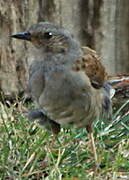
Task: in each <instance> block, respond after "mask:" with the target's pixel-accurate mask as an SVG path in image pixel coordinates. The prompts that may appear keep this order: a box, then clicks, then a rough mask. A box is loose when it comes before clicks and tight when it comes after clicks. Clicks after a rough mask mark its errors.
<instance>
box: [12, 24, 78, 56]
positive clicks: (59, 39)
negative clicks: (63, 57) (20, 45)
mask: <svg viewBox="0 0 129 180" xmlns="http://www.w3.org/2000/svg"><path fill="white" fill-rule="evenodd" d="M11 37H12V38H17V39H22V40H27V41H30V42H31V43H32V44H33V45H34V46H35V47H37V48H42V49H43V51H44V52H52V53H65V52H68V51H69V50H72V49H77V48H78V47H79V44H78V42H77V41H76V40H75V39H74V38H73V36H72V35H71V34H70V33H69V32H67V31H66V30H64V29H62V28H59V27H58V26H56V25H54V24H52V23H49V22H40V23H38V24H33V25H32V26H31V27H30V28H29V29H28V30H27V31H26V32H20V33H18V34H13V35H11Z"/></svg>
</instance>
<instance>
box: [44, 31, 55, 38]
mask: <svg viewBox="0 0 129 180" xmlns="http://www.w3.org/2000/svg"><path fill="white" fill-rule="evenodd" d="M52 36H53V34H52V32H45V33H44V38H46V39H50V38H51V37H52Z"/></svg>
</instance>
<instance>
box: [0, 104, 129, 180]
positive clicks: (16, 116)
mask: <svg viewBox="0 0 129 180" xmlns="http://www.w3.org/2000/svg"><path fill="white" fill-rule="evenodd" d="M127 105H129V102H127V103H126V104H124V105H123V106H122V107H121V108H120V109H119V110H117V112H115V113H114V117H113V120H112V121H111V122H109V123H107V124H105V123H102V122H99V121H98V122H95V124H94V136H95V142H96V147H97V154H98V158H99V162H100V170H99V172H97V173H96V174H94V170H93V169H94V165H95V162H94V159H93V154H92V152H91V149H90V140H89V139H88V136H87V133H86V131H85V129H75V128H72V127H71V128H68V129H63V128H62V129H61V132H60V133H59V135H58V137H57V138H56V139H54V137H52V135H51V133H50V132H47V131H46V130H45V129H43V128H40V127H39V125H38V124H36V123H30V122H28V120H27V118H26V117H25V116H24V115H23V114H22V113H21V112H19V110H18V109H17V108H16V107H15V105H11V107H10V108H8V107H7V106H4V105H3V104H2V103H1V104H0V109H1V111H0V179H1V180H6V179H9V180H28V179H30V180H36V179H37V180H39V179H44V180H92V179H95V180H101V179H102V180H103V179H105V180H116V179H119V180H120V179H121V180H124V179H129V124H127V123H126V122H127V121H129V112H128V113H124V114H123V115H122V109H123V108H124V106H127Z"/></svg>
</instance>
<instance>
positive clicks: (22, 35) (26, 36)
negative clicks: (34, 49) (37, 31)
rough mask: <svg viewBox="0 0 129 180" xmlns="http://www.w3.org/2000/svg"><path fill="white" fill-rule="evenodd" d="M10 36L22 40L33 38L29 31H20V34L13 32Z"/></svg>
mask: <svg viewBox="0 0 129 180" xmlns="http://www.w3.org/2000/svg"><path fill="white" fill-rule="evenodd" d="M10 37H12V38H16V39H22V40H28V41H30V40H31V34H30V33H29V32H20V33H18V34H12V35H11V36H10Z"/></svg>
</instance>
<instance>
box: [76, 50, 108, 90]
mask: <svg viewBox="0 0 129 180" xmlns="http://www.w3.org/2000/svg"><path fill="white" fill-rule="evenodd" d="M82 52H83V55H82V56H81V57H80V59H78V60H77V61H76V63H75V67H74V69H75V70H76V71H79V70H80V69H81V70H82V69H83V70H84V71H85V72H86V74H87V76H88V77H89V79H90V81H91V84H92V85H93V87H94V88H97V89H99V88H101V87H102V85H103V83H104V81H105V80H106V79H107V73H106V70H105V68H104V66H103V65H102V63H101V59H100V57H99V56H98V55H97V54H96V51H94V50H92V49H91V48H89V47H82Z"/></svg>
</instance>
